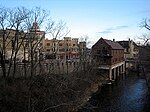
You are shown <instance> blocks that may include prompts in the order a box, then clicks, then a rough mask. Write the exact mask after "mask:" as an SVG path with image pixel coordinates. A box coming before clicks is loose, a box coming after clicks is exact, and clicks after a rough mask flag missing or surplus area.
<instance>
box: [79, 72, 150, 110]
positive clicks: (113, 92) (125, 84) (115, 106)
mask: <svg viewBox="0 0 150 112" xmlns="http://www.w3.org/2000/svg"><path fill="white" fill-rule="evenodd" d="M149 100H150V95H149V92H148V87H147V85H146V81H145V78H144V77H141V76H137V75H136V74H133V73H129V74H128V75H124V76H120V77H119V78H118V80H117V81H115V82H114V83H113V84H111V85H104V86H102V87H101V88H100V89H99V90H98V91H97V92H96V93H94V94H93V95H92V97H91V98H90V100H89V102H87V104H86V105H85V106H84V107H83V108H82V109H81V110H80V111H79V112H150V109H149V108H150V101H149Z"/></svg>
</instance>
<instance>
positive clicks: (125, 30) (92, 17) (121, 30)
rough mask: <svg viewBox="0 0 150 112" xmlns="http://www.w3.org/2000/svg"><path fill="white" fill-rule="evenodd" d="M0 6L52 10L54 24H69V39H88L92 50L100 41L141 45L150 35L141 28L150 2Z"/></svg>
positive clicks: (20, 0) (17, 0) (77, 0)
mask: <svg viewBox="0 0 150 112" xmlns="http://www.w3.org/2000/svg"><path fill="white" fill-rule="evenodd" d="M0 6H4V7H7V8H13V7H20V6H24V7H26V8H33V7H36V6H38V7H41V8H43V9H45V10H49V11H50V15H51V17H52V18H53V19H54V20H56V21H57V20H63V21H65V22H66V23H67V26H68V27H69V29H70V33H69V34H68V35H67V36H70V37H72V38H81V37H84V36H85V35H87V36H88V37H89V38H88V41H89V42H90V45H91V46H92V45H93V44H94V43H95V42H96V41H98V40H99V38H101V37H103V38H105V39H110V40H112V39H115V40H117V41H119V40H128V39H129V38H130V39H132V40H134V41H138V39H137V38H138V37H140V36H141V35H143V34H145V33H147V34H148V33H149V31H147V30H146V29H145V28H142V27H140V26H141V22H142V21H143V20H144V19H146V18H150V0H0Z"/></svg>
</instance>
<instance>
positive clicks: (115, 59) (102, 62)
mask: <svg viewBox="0 0 150 112" xmlns="http://www.w3.org/2000/svg"><path fill="white" fill-rule="evenodd" d="M92 57H93V60H94V61H95V63H96V67H97V68H98V69H103V70H106V71H107V72H108V74H109V79H110V80H115V79H116V75H119V74H120V73H123V72H124V71H125V62H124V48H123V47H122V46H121V45H120V44H119V43H118V42H115V41H114V40H113V41H111V40H106V39H103V38H100V39H99V40H98V41H97V42H96V43H95V44H94V45H93V46H92Z"/></svg>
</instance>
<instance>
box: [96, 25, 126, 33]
mask: <svg viewBox="0 0 150 112" xmlns="http://www.w3.org/2000/svg"><path fill="white" fill-rule="evenodd" d="M127 27H128V26H125V25H124V26H116V27H111V28H107V29H106V30H104V31H101V32H97V33H101V34H108V33H112V32H113V31H114V30H120V29H124V28H127Z"/></svg>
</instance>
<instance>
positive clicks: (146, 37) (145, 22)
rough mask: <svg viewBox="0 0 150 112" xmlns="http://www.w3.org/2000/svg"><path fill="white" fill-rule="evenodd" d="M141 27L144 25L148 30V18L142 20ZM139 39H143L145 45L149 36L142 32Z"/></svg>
mask: <svg viewBox="0 0 150 112" xmlns="http://www.w3.org/2000/svg"><path fill="white" fill-rule="evenodd" d="M141 27H144V28H146V29H147V30H150V19H145V20H143V21H142V23H141ZM139 39H140V40H143V41H144V45H146V44H147V43H148V42H149V40H150V37H149V36H148V35H147V34H144V35H142V36H141V37H140V38H139Z"/></svg>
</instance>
